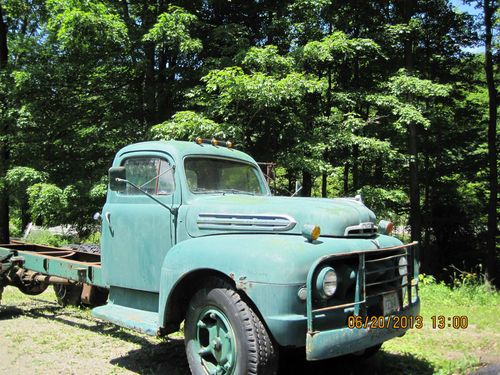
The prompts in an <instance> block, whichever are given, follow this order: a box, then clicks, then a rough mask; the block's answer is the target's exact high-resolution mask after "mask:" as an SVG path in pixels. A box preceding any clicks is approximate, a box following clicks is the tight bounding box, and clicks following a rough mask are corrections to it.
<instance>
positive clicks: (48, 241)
mask: <svg viewBox="0 0 500 375" xmlns="http://www.w3.org/2000/svg"><path fill="white" fill-rule="evenodd" d="M26 242H29V243H34V244H38V245H47V246H55V247H62V246H66V245H68V244H70V243H72V242H73V237H72V236H62V235H58V234H53V233H51V232H50V231H49V230H47V229H43V230H36V231H33V232H30V234H29V235H28V237H27V238H26Z"/></svg>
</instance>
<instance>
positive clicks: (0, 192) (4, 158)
mask: <svg viewBox="0 0 500 375" xmlns="http://www.w3.org/2000/svg"><path fill="white" fill-rule="evenodd" d="M8 53H9V50H8V47H7V25H6V24H5V22H4V18H3V9H2V5H1V4H0V74H3V73H4V71H5V70H6V69H7V64H8V61H9V56H8ZM4 100H8V98H4ZM5 121H8V120H7V119H5ZM8 131H9V124H8V122H7V123H5V124H2V125H1V136H2V138H3V142H1V143H0V178H2V179H3V178H4V177H5V173H7V169H8V168H9V149H8ZM2 185H3V186H2V187H1V188H0V243H9V241H10V237H9V195H8V192H7V189H6V187H5V186H4V184H2Z"/></svg>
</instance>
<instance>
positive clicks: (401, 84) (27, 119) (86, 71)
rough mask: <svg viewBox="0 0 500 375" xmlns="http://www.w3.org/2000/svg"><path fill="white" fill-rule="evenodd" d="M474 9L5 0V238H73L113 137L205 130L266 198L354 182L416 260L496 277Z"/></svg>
mask: <svg viewBox="0 0 500 375" xmlns="http://www.w3.org/2000/svg"><path fill="white" fill-rule="evenodd" d="M468 4H469V5H470V7H471V9H474V12H472V13H473V14H469V13H467V12H464V11H462V10H460V9H459V7H457V4H456V2H455V3H452V2H451V1H448V0H418V1H417V0H406V1H403V0H376V1H372V0H367V1H365V0H351V1H347V0H334V1H332V0H254V1H250V0H203V1H201V0H194V1H185V0H180V1H166V0H156V1H139V0H109V1H97V0H47V1H42V0H0V243H5V242H6V241H8V238H9V235H11V236H19V235H20V233H21V232H22V230H23V229H24V228H25V227H26V225H27V224H28V223H29V222H31V221H34V222H36V223H38V224H41V225H46V226H50V225H58V224H69V225H72V226H73V227H75V228H77V229H78V231H79V233H80V237H81V238H83V239H84V238H85V236H86V235H89V233H91V232H92V231H95V229H96V225H95V223H94V222H93V221H92V214H93V213H94V212H96V211H99V210H100V208H101V206H102V204H103V202H104V199H105V194H106V188H107V180H106V174H107V169H108V168H109V166H110V165H111V162H112V159H113V156H114V154H115V153H116V151H117V150H118V149H119V148H120V147H122V146H124V145H127V144H129V143H132V142H138V141H143V140H148V139H180V140H193V139H194V137H196V136H202V137H207V138H211V137H216V138H220V139H231V140H233V142H234V143H235V145H236V148H238V149H241V150H244V151H246V152H248V153H249V154H251V155H252V156H254V157H255V158H256V159H257V161H259V162H273V163H276V168H275V170H274V176H273V177H274V178H275V182H273V183H271V186H272V187H273V189H274V191H275V193H276V194H280V195H289V194H290V192H293V191H294V190H295V182H296V181H300V183H301V184H302V186H303V188H302V191H301V194H302V195H304V196H323V197H334V196H354V195H356V194H361V195H362V197H363V199H364V201H365V203H366V205H367V206H369V207H370V208H372V209H373V210H374V211H375V212H376V213H377V215H378V216H379V218H388V219H391V220H392V221H394V222H395V223H396V226H397V228H398V229H400V231H401V229H402V228H406V232H404V231H403V233H402V234H403V235H404V234H405V233H410V235H409V236H411V239H413V240H418V241H420V242H421V257H422V271H423V272H425V273H431V274H434V275H437V276H438V277H442V278H445V277H446V275H447V274H448V273H449V271H450V270H451V269H453V270H456V269H460V270H463V271H468V272H471V273H476V274H479V275H482V274H485V275H486V277H487V279H489V280H490V281H495V278H496V272H497V271H496V270H497V268H498V267H497V264H498V253H499V252H498V237H497V234H498V174H497V170H498V158H497V144H498V143H497V142H498V133H497V112H498V91H497V87H496V84H495V83H496V82H498V66H499V64H498V61H499V52H498V51H499V39H498V35H499V27H500V24H499V17H498V16H499V12H498V3H497V1H496V0H482V1H468ZM9 232H10V233H9ZM400 234H401V233H400ZM450 265H453V266H454V267H451V268H450ZM496 281H497V282H498V279H496Z"/></svg>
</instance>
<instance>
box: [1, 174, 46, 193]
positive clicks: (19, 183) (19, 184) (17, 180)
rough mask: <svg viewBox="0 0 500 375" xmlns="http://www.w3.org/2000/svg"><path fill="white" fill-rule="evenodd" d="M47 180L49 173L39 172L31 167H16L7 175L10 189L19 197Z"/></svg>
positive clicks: (6, 178)
mask: <svg viewBox="0 0 500 375" xmlns="http://www.w3.org/2000/svg"><path fill="white" fill-rule="evenodd" d="M47 178H48V176H47V173H44V172H39V171H37V170H35V169H33V168H30V167H14V168H11V169H9V170H8V171H7V173H6V175H5V180H6V181H7V185H8V187H9V189H10V190H11V192H12V193H13V194H15V195H18V196H19V195H23V194H25V193H26V189H27V188H28V187H29V186H31V185H34V184H36V183H39V182H45V181H47Z"/></svg>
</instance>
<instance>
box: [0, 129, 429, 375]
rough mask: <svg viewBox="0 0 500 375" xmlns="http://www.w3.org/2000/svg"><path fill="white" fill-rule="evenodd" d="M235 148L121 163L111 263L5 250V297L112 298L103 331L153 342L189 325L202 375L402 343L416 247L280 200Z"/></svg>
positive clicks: (413, 290)
mask: <svg viewBox="0 0 500 375" xmlns="http://www.w3.org/2000/svg"><path fill="white" fill-rule="evenodd" d="M229 146H231V144H230V143H229V142H228V143H227V144H226V143H225V142H218V141H216V140H204V139H201V138H197V139H196V140H195V142H180V141H169V142H143V143H137V144H133V145H129V146H127V147H125V148H123V149H121V150H120V151H119V152H118V153H117V154H116V157H115V159H114V162H113V166H112V168H111V169H110V170H109V189H108V194H107V199H106V204H105V205H104V207H103V209H102V213H101V214H100V215H97V216H100V217H101V220H102V226H101V230H102V233H101V253H100V254H86V253H81V252H79V251H74V250H69V249H58V248H51V247H44V246H37V245H31V244H24V243H11V244H6V245H0V296H1V291H2V289H3V288H4V287H5V286H7V285H13V286H17V287H18V288H20V289H21V290H22V291H23V292H25V293H28V294H38V293H41V292H42V291H43V290H44V289H45V288H46V287H47V285H49V284H53V285H55V286H57V287H58V288H59V289H56V290H58V291H59V294H58V297H60V298H61V299H62V300H63V301H67V299H66V300H65V298H67V295H66V294H68V295H69V294H73V295H74V292H75V290H76V291H77V294H78V295H77V297H78V298H82V299H83V300H84V301H87V302H88V303H90V304H92V303H93V299H94V298H95V295H98V294H99V293H98V292H99V291H102V290H106V291H109V296H108V298H107V301H105V300H104V301H101V303H105V304H104V305H101V306H98V307H95V308H94V309H93V310H92V314H93V316H94V317H96V318H99V319H103V320H106V321H110V322H113V323H115V324H117V325H120V326H123V327H128V328H131V329H135V330H138V331H141V332H144V333H147V334H150V335H167V334H169V333H171V332H175V331H177V330H179V327H180V325H181V323H182V322H184V335H185V344H186V353H187V358H188V362H189V366H190V369H191V371H192V373H193V374H236V375H238V374H273V373H275V372H276V370H277V363H278V362H277V359H278V355H279V352H280V350H281V349H284V348H296V349H297V348H298V349H297V350H300V349H302V350H304V351H305V356H306V358H307V360H320V359H326V358H331V357H335V356H341V355H345V354H348V353H356V354H359V355H363V354H365V355H368V354H373V353H374V352H376V351H377V350H378V348H379V347H380V345H381V344H382V343H383V342H384V341H386V340H389V339H391V338H394V337H397V336H402V335H403V334H404V333H405V332H406V330H407V329H408V327H409V325H408V324H407V325H403V324H399V325H398V326H396V325H395V324H393V323H392V324H391V323H390V321H391V319H392V321H393V322H394V321H395V318H397V317H399V318H401V319H400V320H401V321H403V319H402V318H406V319H411V318H413V317H415V316H417V314H418V313H419V306H420V302H419V298H418V260H417V259H416V244H415V243H411V244H403V243H402V242H401V241H399V240H398V239H396V238H395V237H393V236H391V235H390V234H391V231H392V223H390V222H387V221H380V223H378V224H377V223H376V222H375V215H374V214H373V212H372V211H370V210H369V209H368V208H367V207H366V206H365V205H364V204H363V203H362V201H361V200H360V199H359V198H357V199H354V198H338V199H318V198H301V197H300V198H296V197H276V196H272V195H271V193H270V190H269V187H268V186H267V184H266V180H265V178H264V175H263V173H262V172H261V170H260V169H259V167H258V165H257V163H256V162H255V160H254V159H253V158H252V157H250V156H249V155H247V154H245V153H243V152H240V151H237V150H235V149H233V148H231V147H229ZM61 291H64V293H63V294H62V295H61ZM80 293H81V296H80ZM101 297H102V294H101ZM98 299H99V298H97V300H98ZM101 299H102V298H101ZM96 304H99V303H96ZM353 322H355V324H353Z"/></svg>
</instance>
